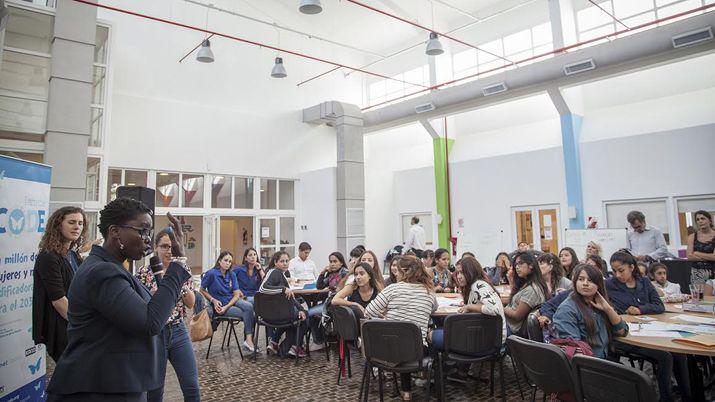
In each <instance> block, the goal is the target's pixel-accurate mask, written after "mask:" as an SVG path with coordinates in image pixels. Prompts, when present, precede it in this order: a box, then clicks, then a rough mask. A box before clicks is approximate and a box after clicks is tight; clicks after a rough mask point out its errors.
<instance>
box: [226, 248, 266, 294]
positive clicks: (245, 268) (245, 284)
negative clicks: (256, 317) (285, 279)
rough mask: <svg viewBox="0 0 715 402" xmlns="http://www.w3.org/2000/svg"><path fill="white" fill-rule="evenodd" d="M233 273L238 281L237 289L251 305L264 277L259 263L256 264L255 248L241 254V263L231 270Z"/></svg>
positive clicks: (264, 274) (256, 253)
mask: <svg viewBox="0 0 715 402" xmlns="http://www.w3.org/2000/svg"><path fill="white" fill-rule="evenodd" d="M233 273H234V274H236V279H237V280H238V289H239V290H240V291H241V293H243V295H244V296H245V297H246V300H247V301H248V302H249V303H251V304H253V296H255V295H256V292H258V288H259V287H260V286H261V282H262V281H263V277H264V276H266V273H265V272H264V271H263V267H261V263H259V262H258V252H256V249H255V248H253V247H250V248H247V249H246V251H244V252H243V262H242V263H241V265H239V266H237V267H235V268H233Z"/></svg>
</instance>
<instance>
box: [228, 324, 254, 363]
mask: <svg viewBox="0 0 715 402" xmlns="http://www.w3.org/2000/svg"><path fill="white" fill-rule="evenodd" d="M231 332H232V333H233V339H235V340H236V345H237V346H238V353H240V354H241V360H243V346H242V345H241V342H239V341H238V334H236V326H235V325H233V324H232V325H231ZM228 339H229V340H231V337H229V338H228ZM253 346H254V348H253V349H254V350H255V346H256V345H255V344H254V345H253Z"/></svg>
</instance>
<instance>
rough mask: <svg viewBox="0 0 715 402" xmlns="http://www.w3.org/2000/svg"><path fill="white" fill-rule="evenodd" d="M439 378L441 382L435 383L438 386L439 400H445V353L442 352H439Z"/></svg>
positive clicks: (440, 401)
mask: <svg viewBox="0 0 715 402" xmlns="http://www.w3.org/2000/svg"><path fill="white" fill-rule="evenodd" d="M437 372H438V375H437V378H436V380H437V381H438V382H439V384H435V386H438V388H437V390H438V392H437V400H438V401H439V402H442V401H444V400H445V395H444V393H445V390H444V388H445V386H444V383H445V378H444V354H443V353H442V352H438V353H437Z"/></svg>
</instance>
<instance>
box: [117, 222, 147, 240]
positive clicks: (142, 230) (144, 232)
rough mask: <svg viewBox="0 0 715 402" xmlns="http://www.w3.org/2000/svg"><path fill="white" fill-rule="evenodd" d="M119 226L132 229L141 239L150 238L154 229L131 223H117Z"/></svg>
mask: <svg viewBox="0 0 715 402" xmlns="http://www.w3.org/2000/svg"><path fill="white" fill-rule="evenodd" d="M117 226H119V227H120V228H126V229H132V230H133V231H135V232H137V233H139V236H141V237H142V238H143V239H151V238H152V237H154V229H152V228H138V227H136V226H132V225H117Z"/></svg>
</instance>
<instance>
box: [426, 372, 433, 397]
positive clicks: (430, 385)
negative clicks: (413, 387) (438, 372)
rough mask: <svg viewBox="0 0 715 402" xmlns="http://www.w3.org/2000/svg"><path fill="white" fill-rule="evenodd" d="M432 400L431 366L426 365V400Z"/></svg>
mask: <svg viewBox="0 0 715 402" xmlns="http://www.w3.org/2000/svg"><path fill="white" fill-rule="evenodd" d="M430 399H432V364H428V365H427V400H428V401H429V400H430Z"/></svg>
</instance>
